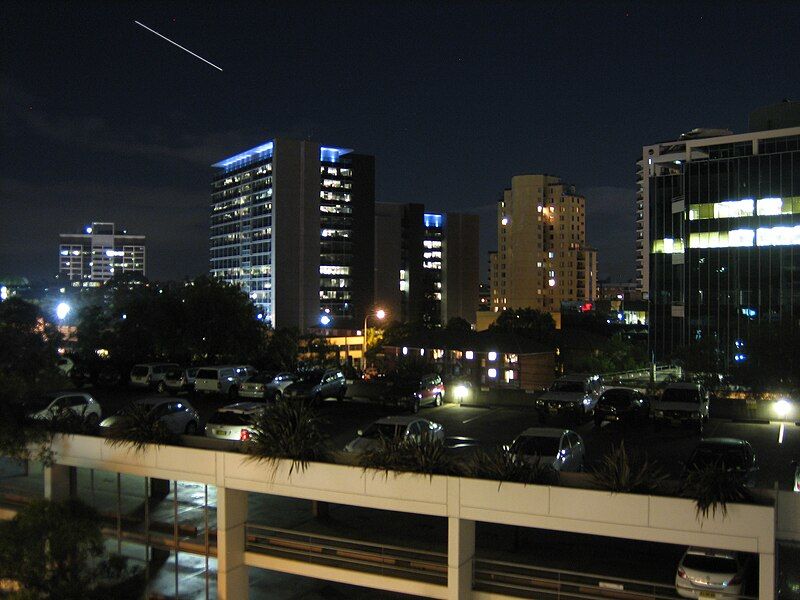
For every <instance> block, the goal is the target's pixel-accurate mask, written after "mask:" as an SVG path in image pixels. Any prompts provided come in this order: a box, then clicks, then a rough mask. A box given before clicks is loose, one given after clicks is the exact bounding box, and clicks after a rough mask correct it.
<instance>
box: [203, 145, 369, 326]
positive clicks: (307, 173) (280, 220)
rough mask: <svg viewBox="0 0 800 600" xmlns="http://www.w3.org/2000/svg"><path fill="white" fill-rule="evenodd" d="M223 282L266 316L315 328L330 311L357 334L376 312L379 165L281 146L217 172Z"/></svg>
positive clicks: (216, 246)
mask: <svg viewBox="0 0 800 600" xmlns="http://www.w3.org/2000/svg"><path fill="white" fill-rule="evenodd" d="M212 166H213V167H215V168H216V169H218V170H219V171H218V173H217V174H216V175H215V176H214V178H213V182H212V193H211V236H210V237H211V264H210V271H211V274H212V275H213V276H214V277H218V278H219V279H222V280H224V281H228V282H230V283H232V284H236V285H239V286H241V288H242V290H243V291H245V292H246V293H247V294H248V295H249V296H250V298H251V299H252V300H253V302H254V304H255V305H256V306H257V308H258V311H259V315H260V318H262V319H263V320H265V321H266V322H268V323H270V324H271V325H273V326H274V327H299V328H300V329H306V328H309V327H313V326H315V325H317V324H318V322H319V318H320V315H321V314H323V313H325V314H327V315H329V316H330V318H331V319H333V323H334V324H335V326H336V327H352V326H353V325H354V324H356V323H358V322H359V321H360V320H362V319H363V315H364V313H365V311H366V310H369V306H370V305H371V304H372V289H373V283H372V280H373V264H372V261H373V257H374V251H373V244H374V240H373V235H374V188H375V184H374V179H375V175H374V171H375V168H374V159H373V157H371V156H365V155H358V154H354V153H353V152H352V151H351V150H349V149H346V148H335V147H328V146H320V144H318V143H316V142H311V141H302V140H292V139H284V138H276V139H273V140H271V141H268V142H265V143H263V144H261V145H259V146H256V147H255V148H251V149H249V150H245V151H244V152H240V153H238V154H236V155H234V156H231V157H229V158H226V159H224V160H222V161H220V162H217V163H215V164H214V165H212Z"/></svg>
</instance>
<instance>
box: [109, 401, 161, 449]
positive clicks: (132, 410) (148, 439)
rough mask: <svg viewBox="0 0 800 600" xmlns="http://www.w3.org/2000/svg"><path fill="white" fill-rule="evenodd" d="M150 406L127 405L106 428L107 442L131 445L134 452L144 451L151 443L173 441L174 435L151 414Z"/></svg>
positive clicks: (114, 444)
mask: <svg viewBox="0 0 800 600" xmlns="http://www.w3.org/2000/svg"><path fill="white" fill-rule="evenodd" d="M151 408H152V407H151V406H148V405H146V404H130V405H128V406H127V407H126V408H125V410H124V411H123V413H122V414H120V415H119V417H118V419H117V421H116V422H115V423H114V424H113V425H112V426H111V427H109V428H108V433H107V437H108V440H107V441H108V443H109V444H111V445H112V446H114V447H118V446H131V447H132V448H133V450H134V451H135V452H144V451H145V450H146V449H147V447H148V446H149V445H151V444H154V445H156V446H164V445H167V444H170V443H175V441H176V436H175V435H173V433H172V432H171V431H170V430H169V429H167V426H166V425H165V424H164V422H163V421H161V420H159V419H154V418H153V417H152V416H151V414H150V413H151Z"/></svg>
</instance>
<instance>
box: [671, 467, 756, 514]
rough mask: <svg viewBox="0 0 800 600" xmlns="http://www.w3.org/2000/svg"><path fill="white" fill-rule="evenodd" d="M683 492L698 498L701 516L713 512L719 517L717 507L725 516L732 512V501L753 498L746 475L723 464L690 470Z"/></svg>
mask: <svg viewBox="0 0 800 600" xmlns="http://www.w3.org/2000/svg"><path fill="white" fill-rule="evenodd" d="M681 495H682V496H684V497H686V498H692V499H694V501H695V504H696V506H697V518H698V519H699V518H700V517H701V516H702V517H703V518H704V519H705V518H708V514H709V512H710V513H711V516H712V517H715V516H716V515H717V509H719V511H720V513H721V514H722V517H723V518H725V517H726V516H728V502H748V501H751V500H752V495H751V493H750V490H748V489H747V486H746V485H745V479H744V476H743V475H742V474H741V473H739V472H738V471H735V470H732V469H727V468H725V467H724V466H722V465H719V464H712V465H707V466H704V467H700V468H696V469H692V470H690V471H689V472H688V473H687V475H686V479H685V480H684V482H683V489H682V490H681Z"/></svg>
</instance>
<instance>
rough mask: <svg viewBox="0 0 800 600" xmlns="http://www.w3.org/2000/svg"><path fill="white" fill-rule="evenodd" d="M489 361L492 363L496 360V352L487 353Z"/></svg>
mask: <svg viewBox="0 0 800 600" xmlns="http://www.w3.org/2000/svg"><path fill="white" fill-rule="evenodd" d="M489 360H490V361H492V362H494V361H496V360H497V352H489Z"/></svg>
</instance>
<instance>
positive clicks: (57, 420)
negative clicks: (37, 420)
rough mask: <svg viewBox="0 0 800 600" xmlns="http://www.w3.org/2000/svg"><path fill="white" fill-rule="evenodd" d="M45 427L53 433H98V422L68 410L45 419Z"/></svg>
mask: <svg viewBox="0 0 800 600" xmlns="http://www.w3.org/2000/svg"><path fill="white" fill-rule="evenodd" d="M44 427H45V429H47V430H48V431H51V432H53V433H67V434H69V433H72V434H82V435H92V434H95V433H97V422H96V421H92V420H91V419H88V418H86V417H85V416H83V415H78V414H75V413H74V412H72V411H70V410H67V411H62V412H58V413H55V414H54V415H52V416H51V417H49V418H47V419H44Z"/></svg>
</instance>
